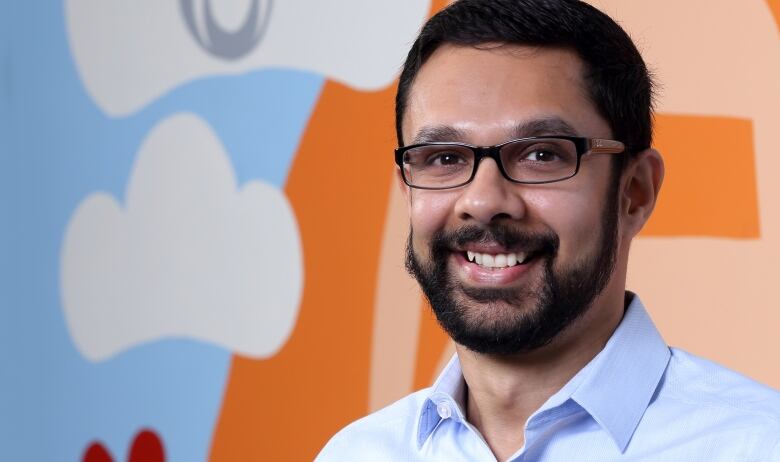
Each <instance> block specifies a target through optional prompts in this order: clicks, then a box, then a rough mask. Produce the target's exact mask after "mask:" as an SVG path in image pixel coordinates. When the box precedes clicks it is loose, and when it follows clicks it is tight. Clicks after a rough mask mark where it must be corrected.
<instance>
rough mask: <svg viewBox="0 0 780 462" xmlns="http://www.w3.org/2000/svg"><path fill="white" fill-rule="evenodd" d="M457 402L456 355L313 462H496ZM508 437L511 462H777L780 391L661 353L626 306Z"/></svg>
mask: <svg viewBox="0 0 780 462" xmlns="http://www.w3.org/2000/svg"><path fill="white" fill-rule="evenodd" d="M766 360H767V361H774V362H776V363H777V364H778V367H780V362H778V361H777V357H776V354H768V355H767V357H766ZM464 393H465V382H464V379H463V374H462V372H461V369H460V363H459V361H458V358H457V355H456V356H455V357H453V358H452V360H451V361H450V363H449V364H448V365H447V367H446V368H445V369H444V371H443V372H442V374H441V375H440V376H439V378H438V379H437V380H436V383H435V384H434V385H433V386H432V387H430V388H426V389H424V390H421V391H418V392H416V393H413V394H411V395H409V396H407V397H405V398H403V399H401V400H400V401H397V402H396V403H394V404H392V405H390V406H388V407H386V408H384V409H382V410H380V411H377V412H375V413H373V414H371V415H369V416H367V417H365V418H363V419H360V420H358V421H356V422H354V423H352V424H351V425H349V426H347V427H346V428H344V429H343V430H341V431H340V432H339V433H338V434H337V435H336V436H334V437H333V438H332V439H331V440H330V442H329V443H328V444H327V445H326V446H325V448H323V450H322V452H321V453H320V454H319V456H317V459H316V461H317V462H345V461H371V462H377V461H422V460H426V461H430V460H435V461H447V462H450V461H495V460H496V459H495V456H494V455H493V453H492V452H491V451H490V449H489V448H488V446H487V444H486V443H485V440H484V439H483V438H482V436H481V435H480V433H479V431H478V430H477V429H476V428H474V426H472V425H471V424H469V422H468V421H467V420H466V418H465V413H464V406H463V403H464ZM517 431H522V432H524V434H525V445H524V446H523V447H522V448H520V449H519V450H518V451H517V452H516V453H515V454H514V455H512V456H511V457H510V458H509V459H508V460H510V461H518V462H519V461H534V462H542V461H629V460H631V461H637V460H643V461H659V462H660V461H674V462H692V461H706V462H719V461H724V462H725V461H728V462H735V461H739V462H746V461H772V462H780V393H778V392H777V391H775V390H772V389H770V388H768V387H765V386H763V385H760V384H758V383H756V382H754V381H752V380H750V379H748V378H746V377H744V376H742V375H739V374H737V373H736V372H733V371H730V370H728V369H726V368H724V367H722V366H719V365H717V364H714V363H712V362H710V361H707V360H705V359H702V358H699V357H696V356H693V355H691V354H689V353H686V352H684V351H682V350H678V349H675V348H671V349H670V348H669V347H667V346H666V343H665V342H664V341H663V339H662V338H661V336H660V334H659V333H658V331H657V330H656V328H655V326H654V325H653V322H652V321H651V320H650V317H649V316H648V314H647V312H646V310H645V308H644V306H643V305H642V302H641V301H640V300H639V297H638V296H634V297H633V300H632V302H631V303H630V304H629V306H628V308H627V309H626V313H625V315H624V317H623V320H622V321H621V323H620V325H619V326H618V328H617V329H616V330H615V332H614V333H613V334H612V337H611V338H610V340H609V342H607V345H606V346H605V347H604V349H603V350H602V351H601V352H600V353H599V354H598V355H596V357H595V358H593V360H591V361H590V363H588V364H587V365H586V366H585V367H584V368H583V369H582V370H580V371H579V372H578V373H577V374H576V375H575V376H574V377H573V378H572V379H571V380H570V381H569V382H568V383H567V384H566V385H564V386H563V388H562V389H561V390H559V391H558V392H557V393H555V394H554V395H553V396H551V397H550V398H549V399H548V400H547V401H546V402H545V403H544V405H542V407H541V408H539V409H538V410H537V411H536V412H534V413H533V414H532V415H531V417H530V418H529V419H528V421H527V422H518V423H517Z"/></svg>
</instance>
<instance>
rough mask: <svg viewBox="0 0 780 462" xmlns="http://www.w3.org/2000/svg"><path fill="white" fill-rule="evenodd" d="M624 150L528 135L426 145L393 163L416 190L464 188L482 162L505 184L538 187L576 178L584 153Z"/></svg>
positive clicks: (610, 143)
mask: <svg viewBox="0 0 780 462" xmlns="http://www.w3.org/2000/svg"><path fill="white" fill-rule="evenodd" d="M625 149H626V147H625V145H624V144H623V143H621V142H620V141H614V140H605V139H600V138H582V137H576V136H534V137H530V138H520V139H516V140H510V141H507V142H505V143H501V144H497V145H495V146H472V145H470V144H465V143H441V142H432V143H422V144H412V145H409V146H402V147H400V148H396V150H395V163H396V164H398V166H399V167H400V168H401V174H402V176H403V179H404V182H405V183H406V184H407V185H408V186H410V187H412V188H418V189H450V188H457V187H460V186H463V185H466V184H468V183H469V182H471V180H473V179H474V177H475V176H476V174H477V167H478V166H479V162H480V161H481V160H482V159H483V158H485V157H489V158H491V159H493V160H494V161H496V165H498V169H499V170H500V171H501V174H502V175H503V176H504V178H506V179H507V180H509V181H512V182H514V183H523V184H542V183H554V182H556V181H563V180H567V179H569V178H571V177H573V176H574V175H576V174H577V172H579V170H580V160H581V159H582V156H584V155H585V154H621V153H623V152H624V151H625Z"/></svg>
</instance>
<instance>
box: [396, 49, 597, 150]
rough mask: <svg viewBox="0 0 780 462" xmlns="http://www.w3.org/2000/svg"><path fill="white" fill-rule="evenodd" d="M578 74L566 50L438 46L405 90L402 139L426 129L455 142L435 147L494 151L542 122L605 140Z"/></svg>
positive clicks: (579, 68)
mask: <svg viewBox="0 0 780 462" xmlns="http://www.w3.org/2000/svg"><path fill="white" fill-rule="evenodd" d="M583 68H584V66H583V63H582V61H581V60H580V58H579V57H578V56H577V55H576V53H574V52H573V51H570V50H568V49H559V48H548V47H527V46H517V45H483V46H478V47H473V46H455V45H450V44H445V45H442V46H441V47H439V48H438V49H437V50H436V51H435V52H434V53H433V54H432V55H431V56H430V58H429V59H428V61H427V62H426V63H425V64H424V65H423V66H422V67H421V68H420V71H419V72H418V74H417V76H416V78H415V80H414V82H413V84H412V86H411V89H410V92H409V99H408V102H407V106H406V107H407V109H406V113H405V114H404V119H403V121H402V122H403V123H402V129H403V135H404V140H405V141H406V143H407V144H409V143H410V142H411V141H412V140H414V139H415V138H419V135H420V133H423V132H427V133H430V132H431V129H432V128H434V129H437V128H451V129H452V130H450V133H457V134H459V138H461V139H457V140H455V139H449V140H441V141H466V142H470V143H474V144H483V145H484V144H495V143H499V142H501V141H504V140H505V139H507V138H510V137H512V136H513V135H520V136H522V135H523V134H522V133H517V127H519V126H533V123H532V122H534V121H536V120H550V119H557V120H560V121H563V122H565V123H566V124H567V125H569V126H570V127H572V128H573V129H574V131H575V132H577V133H576V134H579V135H583V136H594V137H595V136H598V137H608V136H609V135H610V130H609V127H608V124H607V123H606V121H604V120H603V119H602V118H601V116H600V115H599V114H598V111H597V110H596V108H595V106H594V105H593V103H592V102H591V101H590V99H589V98H588V96H587V92H586V91H585V86H584V82H583V77H582V76H583ZM434 131H435V130H434ZM439 132H441V133H446V132H447V130H439ZM537 134H540V133H533V134H529V136H531V135H537ZM550 134H554V133H550ZM559 134H560V133H559ZM464 137H465V138H468V139H463V138H464Z"/></svg>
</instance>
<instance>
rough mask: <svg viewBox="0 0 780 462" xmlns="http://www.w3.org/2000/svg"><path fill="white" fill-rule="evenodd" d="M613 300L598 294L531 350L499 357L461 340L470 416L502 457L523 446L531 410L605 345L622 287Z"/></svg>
mask: <svg viewBox="0 0 780 462" xmlns="http://www.w3.org/2000/svg"><path fill="white" fill-rule="evenodd" d="M602 295H604V296H606V295H607V294H602ZM599 298H601V297H599ZM609 299H610V303H608V304H606V303H605V302H606V300H603V299H602V300H598V299H597V300H596V301H595V302H594V305H593V306H592V307H591V308H590V309H589V310H588V311H587V312H586V313H585V314H584V315H583V316H582V317H581V318H580V319H579V320H577V321H575V323H574V324H572V325H571V326H569V328H567V329H566V330H565V331H564V332H562V333H561V334H560V335H558V336H557V337H556V338H555V340H554V341H553V342H552V343H550V344H549V345H547V346H545V347H543V348H540V349H538V350H535V351H532V352H527V353H521V354H517V355H514V356H501V357H497V356H491V355H484V354H480V353H475V352H473V351H470V350H468V349H466V348H464V347H462V346H460V345H456V350H457V352H458V357H459V359H460V363H461V368H462V370H463V376H464V378H465V380H466V384H467V389H468V391H467V394H466V399H467V405H466V413H467V416H468V420H469V422H470V423H471V424H472V425H474V426H475V427H476V428H477V429H478V430H479V431H480V433H482V436H483V437H484V438H485V441H486V442H487V443H488V446H490V449H491V450H492V451H493V453H494V454H495V455H496V458H497V460H506V459H507V458H508V457H509V456H510V455H512V454H513V453H515V452H516V451H517V450H518V449H519V448H521V447H522V446H523V444H524V443H525V442H524V440H523V434H524V431H523V430H524V426H525V423H526V422H527V420H528V418H529V417H530V416H531V414H533V413H534V412H535V411H536V410H537V409H539V408H540V407H541V406H542V404H544V402H545V401H547V399H549V398H550V396H552V395H554V394H555V393H556V392H558V391H559V390H560V389H561V388H562V387H563V386H564V385H565V384H566V383H567V382H568V381H569V380H571V378H572V377H574V375H576V374H577V372H578V371H580V370H581V369H582V368H583V367H585V365H586V364H588V362H590V360H591V359H593V358H594V357H595V356H596V355H597V354H598V353H599V352H600V351H601V350H602V349H603V348H604V345H606V343H607V341H608V340H609V338H610V337H611V336H612V333H613V332H614V330H615V328H616V327H617V325H618V324H619V323H620V320H621V319H622V316H623V307H624V305H623V294H622V291H621V293H619V294H614V296H610V297H609ZM600 302H601V303H600ZM610 305H611V306H610Z"/></svg>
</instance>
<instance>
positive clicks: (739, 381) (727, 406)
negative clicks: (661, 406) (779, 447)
mask: <svg viewBox="0 0 780 462" xmlns="http://www.w3.org/2000/svg"><path fill="white" fill-rule="evenodd" d="M671 352H672V357H671V359H670V361H669V367H668V368H667V374H666V377H665V378H664V385H663V387H662V390H661V395H662V396H663V397H664V398H666V399H671V400H674V401H676V402H678V403H679V404H680V405H683V406H685V405H688V406H690V407H691V408H695V409H696V410H697V412H699V413H705V414H707V415H708V417H709V418H713V419H716V420H718V419H721V420H723V421H729V422H731V423H732V424H733V425H735V426H744V427H745V428H752V429H753V430H756V429H763V430H762V431H766V432H769V433H768V434H773V435H775V437H776V438H777V439H778V440H780V392H778V391H777V390H774V389H772V388H770V387H768V386H766V385H763V384H761V383H758V382H756V381H754V380H752V379H750V378H748V377H746V376H744V375H742V374H740V373H738V372H736V371H733V370H731V369H728V368H726V367H724V366H722V365H720V364H717V363H715V362H713V361H710V360H707V359H704V358H701V357H699V356H696V355H693V354H691V353H688V352H686V351H683V350H680V349H677V348H671Z"/></svg>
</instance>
